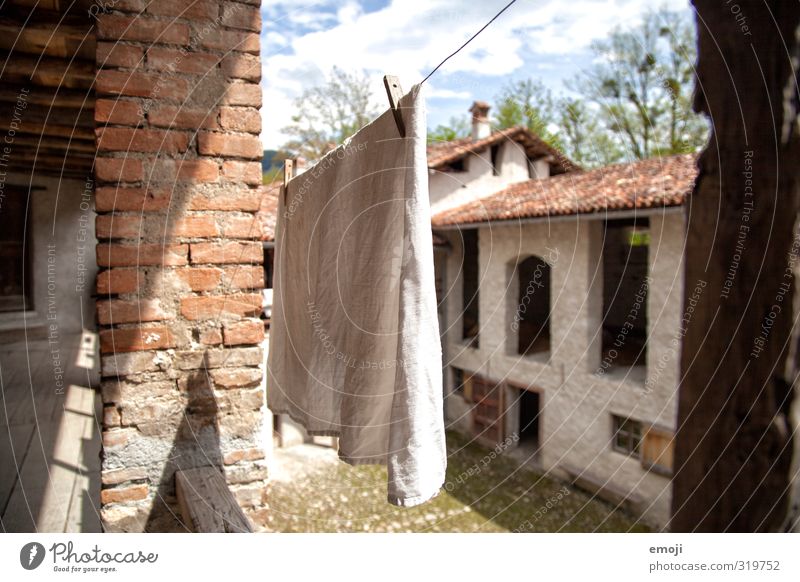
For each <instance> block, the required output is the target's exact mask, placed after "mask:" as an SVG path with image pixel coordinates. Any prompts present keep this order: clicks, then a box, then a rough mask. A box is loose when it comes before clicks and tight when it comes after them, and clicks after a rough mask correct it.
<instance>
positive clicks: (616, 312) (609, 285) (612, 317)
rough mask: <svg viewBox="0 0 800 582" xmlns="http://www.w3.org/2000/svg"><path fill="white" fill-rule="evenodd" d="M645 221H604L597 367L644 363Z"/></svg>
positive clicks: (645, 318) (645, 302)
mask: <svg viewBox="0 0 800 582" xmlns="http://www.w3.org/2000/svg"><path fill="white" fill-rule="evenodd" d="M648 227H649V224H648V220H647V219H646V218H645V219H638V220H615V221H609V222H607V223H606V227H605V237H604V241H603V338H602V345H603V347H602V361H601V367H602V369H603V370H606V369H608V368H611V367H615V366H619V367H630V366H644V365H645V364H646V362H647V347H646V346H647V293H648V284H649V279H648V265H647V262H648V244H649V242H650V240H649V239H650V235H649V228H648Z"/></svg>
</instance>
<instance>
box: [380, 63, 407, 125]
mask: <svg viewBox="0 0 800 582" xmlns="http://www.w3.org/2000/svg"><path fill="white" fill-rule="evenodd" d="M383 85H384V87H386V94H387V95H388V96H389V107H391V109H392V114H393V115H394V121H395V123H396V124H397V131H399V132H400V137H405V136H406V124H405V123H404V122H403V112H402V111H400V98H401V97H402V96H403V89H402V88H401V87H400V79H398V78H397V77H395V76H394V75H384V76H383Z"/></svg>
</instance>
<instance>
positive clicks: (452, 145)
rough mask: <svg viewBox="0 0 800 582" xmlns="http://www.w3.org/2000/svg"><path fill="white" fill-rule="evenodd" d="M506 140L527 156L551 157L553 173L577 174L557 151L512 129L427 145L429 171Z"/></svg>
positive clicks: (523, 130) (523, 131)
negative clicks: (516, 143) (478, 137)
mask: <svg viewBox="0 0 800 582" xmlns="http://www.w3.org/2000/svg"><path fill="white" fill-rule="evenodd" d="M506 140H511V141H516V142H518V143H520V144H521V145H522V146H523V147H524V148H525V151H526V153H527V154H528V156H530V157H539V156H551V157H552V158H553V163H554V164H555V166H556V168H555V173H563V172H571V171H574V170H579V169H580V166H578V165H577V164H576V163H575V162H573V161H572V160H570V159H569V158H567V157H566V156H565V155H564V154H563V153H561V152H560V151H558V150H557V149H556V148H554V147H552V146H550V145H548V144H547V143H546V142H545V141H544V140H542V139H541V138H540V137H538V136H537V135H535V134H534V133H532V132H531V131H530V130H528V129H527V128H525V127H511V128H509V129H502V130H500V131H496V132H494V133H492V134H491V135H490V136H488V137H485V138H483V139H479V140H475V141H473V140H472V138H469V137H466V138H461V139H454V140H452V141H446V142H438V143H436V142H435V143H432V144H429V145H428V167H429V168H431V169H440V168H442V167H444V166H447V165H449V164H452V163H453V162H456V161H458V160H460V159H461V158H463V157H465V156H466V155H468V154H471V153H478V152H481V151H483V150H485V149H486V148H487V147H491V146H493V145H496V144H499V143H502V142H504V141H506Z"/></svg>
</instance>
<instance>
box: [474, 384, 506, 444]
mask: <svg viewBox="0 0 800 582" xmlns="http://www.w3.org/2000/svg"><path fill="white" fill-rule="evenodd" d="M470 381H471V384H472V387H471V388H472V390H471V392H472V403H473V407H472V422H473V428H474V430H475V435H476V436H477V437H478V439H479V440H481V441H483V442H484V443H485V444H487V445H490V446H494V445H496V444H498V443H499V442H501V441H502V440H503V437H504V432H505V431H504V430H503V421H504V419H505V414H504V412H505V410H504V407H503V387H504V385H503V384H502V383H501V384H497V383H495V382H492V381H490V380H487V379H485V378H481V377H480V376H472V377H471V379H470Z"/></svg>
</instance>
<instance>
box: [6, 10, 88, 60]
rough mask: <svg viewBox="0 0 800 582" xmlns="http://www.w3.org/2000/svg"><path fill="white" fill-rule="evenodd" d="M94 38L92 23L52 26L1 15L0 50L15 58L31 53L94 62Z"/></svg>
mask: <svg viewBox="0 0 800 582" xmlns="http://www.w3.org/2000/svg"><path fill="white" fill-rule="evenodd" d="M96 44H97V43H96V41H95V35H94V34H92V32H91V24H90V23H89V22H88V21H87V22H86V23H85V24H83V25H78V24H66V23H58V22H56V23H50V22H43V21H41V20H38V19H34V18H31V19H28V21H27V22H25V21H24V20H19V19H18V18H17V19H14V18H9V17H5V16H0V49H3V50H6V51H9V52H12V54H13V55H18V54H29V55H34V56H36V57H39V56H49V57H59V58H65V59H72V58H73V57H74V58H76V59H79V60H84V61H91V62H92V63H94V62H95V52H96Z"/></svg>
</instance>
